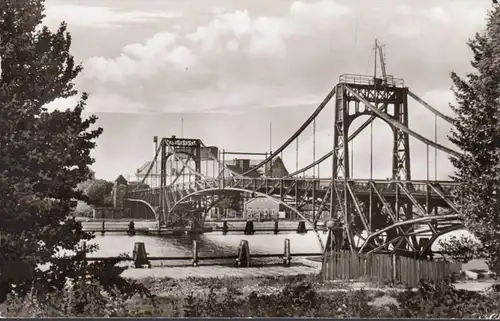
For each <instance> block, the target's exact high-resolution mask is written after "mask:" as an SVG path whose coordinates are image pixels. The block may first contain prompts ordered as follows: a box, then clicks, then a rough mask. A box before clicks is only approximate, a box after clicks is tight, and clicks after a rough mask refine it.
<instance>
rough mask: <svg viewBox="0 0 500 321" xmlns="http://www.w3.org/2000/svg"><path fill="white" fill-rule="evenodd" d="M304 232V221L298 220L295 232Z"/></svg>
mask: <svg viewBox="0 0 500 321" xmlns="http://www.w3.org/2000/svg"><path fill="white" fill-rule="evenodd" d="M305 233H307V229H306V222H304V221H300V222H299V225H298V226H297V234H305Z"/></svg>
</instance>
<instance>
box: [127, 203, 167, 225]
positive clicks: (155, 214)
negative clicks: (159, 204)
mask: <svg viewBox="0 0 500 321" xmlns="http://www.w3.org/2000/svg"><path fill="white" fill-rule="evenodd" d="M125 201H128V202H137V203H142V204H145V205H146V206H147V207H148V208H149V209H150V210H151V212H153V215H154V216H155V219H156V220H157V221H158V219H159V216H158V214H157V213H156V211H155V209H154V208H153V206H151V204H149V203H148V202H146V201H144V200H140V199H137V198H127V199H125Z"/></svg>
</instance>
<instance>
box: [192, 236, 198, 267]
mask: <svg viewBox="0 0 500 321" xmlns="http://www.w3.org/2000/svg"><path fill="white" fill-rule="evenodd" d="M193 266H194V267H196V266H198V242H197V241H196V240H193Z"/></svg>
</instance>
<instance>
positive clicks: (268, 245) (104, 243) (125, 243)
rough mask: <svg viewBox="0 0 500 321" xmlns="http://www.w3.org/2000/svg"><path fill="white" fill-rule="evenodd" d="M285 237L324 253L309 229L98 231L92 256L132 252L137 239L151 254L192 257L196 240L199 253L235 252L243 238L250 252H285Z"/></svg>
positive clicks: (295, 247)
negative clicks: (199, 232)
mask: <svg viewBox="0 0 500 321" xmlns="http://www.w3.org/2000/svg"><path fill="white" fill-rule="evenodd" d="M319 235H320V237H321V239H322V240H323V243H325V242H326V238H327V234H326V233H325V234H323V232H320V233H319ZM285 239H290V248H291V252H292V253H321V246H320V244H319V240H318V237H317V235H316V233H314V232H312V231H309V232H308V233H306V234H296V233H289V234H284V233H283V234H278V235H274V234H264V233H262V234H258V233H255V234H254V235H244V234H243V233H241V234H227V235H222V233H221V232H213V233H205V234H202V235H182V236H153V235H135V236H127V235H124V234H113V233H107V234H106V235H105V236H101V235H100V234H98V233H96V237H95V238H94V239H93V240H92V242H93V243H96V244H97V245H99V249H98V250H97V251H96V252H95V253H93V254H91V255H90V256H100V257H102V256H117V255H119V254H123V253H127V254H129V255H132V251H133V248H134V243H135V242H144V244H145V246H146V252H148V253H149V255H150V256H189V255H192V249H193V240H197V241H198V247H199V254H200V256H211V255H235V254H236V253H237V252H238V246H239V244H240V242H241V240H247V241H248V243H249V246H250V253H255V254H257V253H259V254H264V253H269V254H278V253H283V250H284V244H285Z"/></svg>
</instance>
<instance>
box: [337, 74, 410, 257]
mask: <svg viewBox="0 0 500 321" xmlns="http://www.w3.org/2000/svg"><path fill="white" fill-rule="evenodd" d="M336 90H337V92H336V101H335V119H334V137H333V139H334V142H333V153H334V154H333V166H332V178H333V180H334V182H337V183H336V184H333V185H332V186H333V190H332V193H331V200H330V206H331V207H330V209H331V212H330V213H331V216H332V218H337V219H340V221H342V222H343V225H344V230H343V235H342V240H341V242H336V243H335V244H336V246H337V247H338V249H340V248H345V249H348V248H350V249H351V250H352V249H353V245H352V243H353V239H354V234H355V233H354V230H355V228H354V226H353V225H361V224H360V223H361V222H359V221H358V222H356V219H354V217H353V215H352V214H353V212H354V211H356V210H358V211H359V210H360V208H361V211H363V214H364V216H365V218H366V221H367V222H368V224H367V225H368V229H369V231H367V232H368V233H370V232H372V231H373V230H374V229H377V228H383V227H384V226H383V224H384V222H383V221H384V219H383V217H382V215H381V207H382V206H383V204H382V205H381V204H376V203H375V202H374V201H375V197H372V195H371V194H372V192H370V197H369V200H360V199H356V197H354V195H353V194H354V193H351V192H350V191H349V189H350V187H349V180H350V179H351V177H350V175H351V169H350V157H352V155H350V154H349V144H348V142H349V127H350V125H351V124H352V123H353V121H354V120H355V119H356V118H357V117H359V116H362V115H368V116H371V118H375V117H378V118H382V117H380V115H377V114H376V113H375V112H373V111H372V110H371V109H370V108H368V107H367V106H366V102H369V103H370V104H371V105H372V106H373V107H375V108H376V109H378V110H379V111H380V113H382V114H383V115H385V116H386V117H389V118H390V119H393V120H395V121H397V122H398V123H400V124H401V125H403V126H405V127H408V123H409V119H408V99H407V97H408V88H407V87H404V81H403V80H402V79H399V78H393V77H392V76H388V77H385V78H384V79H380V78H376V77H373V76H362V75H352V74H344V75H341V76H340V78H339V84H338V85H337V88H336ZM389 125H390V126H391V129H392V131H393V148H392V180H397V181H410V180H411V170H410V145H409V136H408V134H407V133H405V132H404V131H402V130H401V129H399V128H397V127H394V126H392V125H391V124H389ZM370 166H372V164H371V165H370ZM371 179H372V177H370V180H371ZM338 182H343V183H338ZM370 191H371V190H370ZM356 203H357V204H356ZM391 206H392V207H393V210H394V212H395V213H396V216H399V214H400V213H401V214H402V215H404V216H405V217H406V219H411V218H412V204H411V202H398V204H394V203H392V204H391ZM395 206H396V207H397V208H394V207H395ZM356 207H357V208H356ZM370 230H371V231H370ZM339 241H340V240H339ZM400 246H402V247H405V246H406V245H405V244H404V243H403V244H400Z"/></svg>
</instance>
